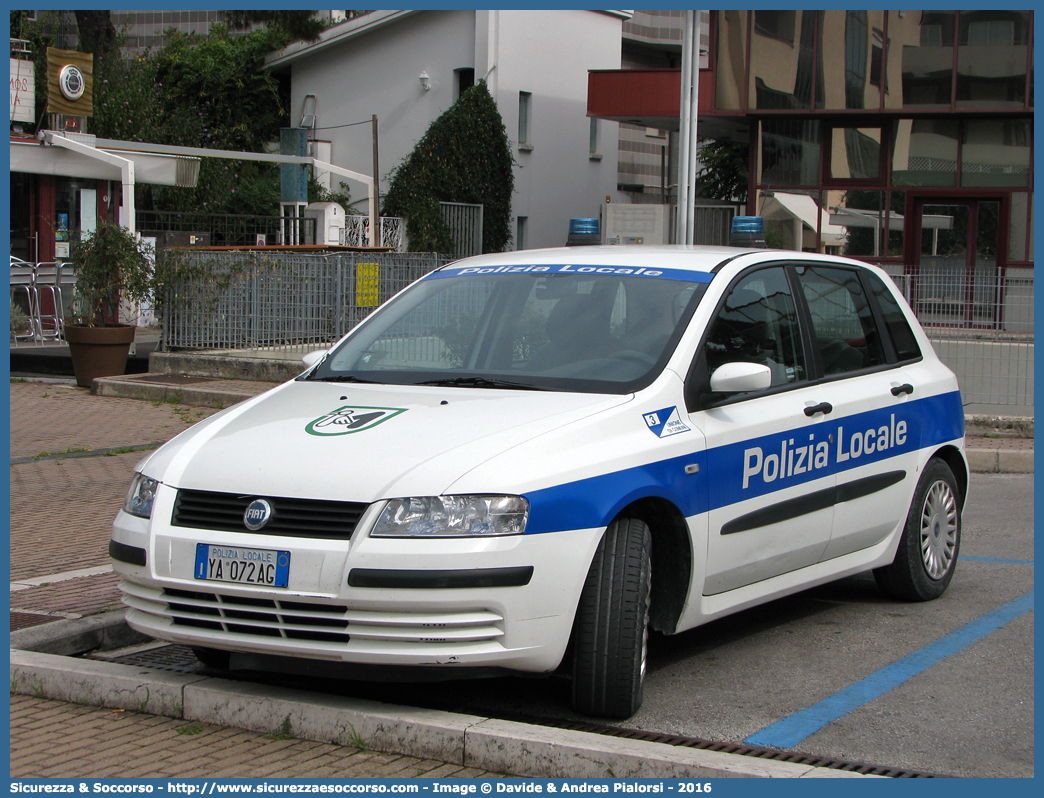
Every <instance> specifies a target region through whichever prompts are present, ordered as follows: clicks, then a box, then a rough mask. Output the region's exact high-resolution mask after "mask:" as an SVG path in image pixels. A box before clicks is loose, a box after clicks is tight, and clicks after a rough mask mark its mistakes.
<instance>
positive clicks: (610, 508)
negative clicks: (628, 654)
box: [524, 391, 964, 534]
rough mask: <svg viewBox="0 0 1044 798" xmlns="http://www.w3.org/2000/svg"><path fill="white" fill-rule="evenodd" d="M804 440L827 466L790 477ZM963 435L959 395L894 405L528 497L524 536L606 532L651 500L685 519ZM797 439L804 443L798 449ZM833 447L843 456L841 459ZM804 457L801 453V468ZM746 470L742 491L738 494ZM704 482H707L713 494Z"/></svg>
mask: <svg viewBox="0 0 1044 798" xmlns="http://www.w3.org/2000/svg"><path fill="white" fill-rule="evenodd" d="M893 417H894V418H893ZM901 422H905V433H904V434H903V435H902V436H901V437H902V441H901V442H899V440H898V438H899V437H900V435H899V434H898V427H899V425H900V423H901ZM882 429H887V430H888V432H887V437H888V445H887V446H882V448H881V449H880V450H879V449H878V445H877V444H878V442H879V441H880V440H881V437H882V435H881V434H879V433H880V431H881V430H882ZM868 430H870V431H872V432H873V435H872V436H867V435H866V432H867V431H868ZM839 431H840V432H839ZM857 434H858V435H862V436H863V439H864V444H863V446H865V440H866V438H869V439H870V440H872V441H873V443H874V446H873V451H872V452H870V453H864V452H863V451H862V447H860V448H859V454H858V455H856V454H855V452H856V450H857V448H856V446H855V441H854V438H855V436H856V435H857ZM809 435H811V436H812V442H813V444H814V446H818V444H819V443H824V444H826V446H827V447H828V459H827V461H826V462H825V463H824V464H823V465H822V467H819V468H816V467H814V468H813V469H812V470H807V469H806V470H805V471H804V472H801V473H794V471H795V470H796V469H795V468H794V467H793V466H791V467H789V468H787V466H789V465H790V462H788V461H791V458H790V457H789V455H790V454H791V453H792V452H793V453H796V450H797V449H798V448H799V447H800V446H801V445H802V444H803V445H804V447H807V446H808V442H809V441H808V437H807V436H809ZM963 435H964V408H963V406H962V405H961V397H960V393H958V392H957V391H954V392H952V393H946V394H940V395H938V396H931V397H927V398H925V399H917V400H915V401H910V402H903V403H898V404H896V406H895V407H894V408H887V409H884V410H872V411H868V412H866V413H857V414H855V415H851V416H845V417H843V418H838V419H832V420H829V421H824V422H822V423H820V424H817V425H811V426H803V427H798V428H795V429H794V430H792V431H788V432H785V433H777V434H774V435H766V436H763V437H760V438H753V439H750V440H746V441H740V442H738V443H733V444H729V445H727V446H719V447H716V448H714V449H709V450H706V451H702V452H694V453H692V454H687V455H683V456H680V457H673V458H670V459H668V460H659V461H656V462H652V463H647V464H645V465H640V466H634V467H632V468H625V469H623V470H620V471H613V472H611V473H608V474H601V475H599V476H595V477H588V478H586V479H579V480H576V481H574V482H567V483H564V484H562V485H555V486H553V487H550V488H543V489H541V490H535V491H532V492H530V493H526V494H524V495H525V498H526V499H527V500H528V501H529V520H528V522H527V524H526V534H541V533H544V532H562V531H565V530H569V529H592V528H597V527H602V526H606V525H607V524H608V523H609V522H610V521H612V519H613V518H614V517H615V516H616V515H617V513H619V512H620V510H622V509H623V508H624V507H626V506H627V505H628V504H630V503H631V502H634V501H637V500H638V499H643V498H647V497H651V496H657V497H661V498H664V499H666V500H667V501H670V502H672V503H673V504H675V505H676V506H677V507H678V509H679V510H681V512H682V513H683V514H684V515H685V516H686V517H691V516H693V515H697V514H699V513H702V512H707V511H708V510H713V509H718V508H720V507H725V506H727V505H730V504H736V503H737V502H741V501H746V500H747V499H751V498H757V497H759V496H764V495H767V494H770V493H774V492H776V491H779V490H783V489H784V488H789V487H791V486H793V485H800V484H803V483H805V482H810V481H812V480H816V479H821V478H822V477H827V476H830V475H832V474H838V473H843V472H845V471H848V470H850V469H853V468H857V467H859V466H863V465H867V464H869V463H875V462H879V461H881V460H886V459H889V458H891V457H895V456H896V455H900V454H904V453H907V452H910V451H914V450H917V449H925V448H929V447H932V446H938V445H939V444H942V443H945V442H947V441H952V440H956V439H959V438H961V437H962V436H963ZM799 436H805V437H804V439H803V440H802V441H799V440H798V437H799ZM831 438H832V439H831ZM791 440H793V441H794V442H793V444H791V443H790V441H791ZM784 442H786V444H787V447H786V449H784ZM839 447H843V448H841V449H840V451H839ZM755 449H760V450H761V452H762V454H761V457H762V462H764V460H765V458H767V457H770V456H774V457H776V458H777V465H776V468H777V471H776V476H775V477H774V478H773V479H771V480H767V479H765V477H766V476H768V475H767V474H765V473H764V471H763V472H762V473H761V478H760V479H758V478H756V475H755V474H753V473H750V472H751V470H752V469H753V465H754V462H753V461H754V455H753V454H752V451H753V450H755ZM813 454H815V452H813ZM781 456H782V460H783V463H784V468H786V471H785V472H783V473H784V474H785V476H782V477H781V476H780V472H779V471H778V469H779V467H780V465H779V460H780V458H781ZM807 457H808V454H807V452H806V454H805V458H806V462H807ZM793 460H797V457H795V458H793ZM791 462H792V461H791ZM693 464H696V465H699V471H698V472H697V474H698V475H689V474H686V473H685V467H686V466H688V465H693ZM745 468H746V469H747V479H746V482H747V485H746V487H744V486H743V482H744V474H745V471H744V469H745ZM706 480H713V482H712V484H711V489H708V485H707V482H706Z"/></svg>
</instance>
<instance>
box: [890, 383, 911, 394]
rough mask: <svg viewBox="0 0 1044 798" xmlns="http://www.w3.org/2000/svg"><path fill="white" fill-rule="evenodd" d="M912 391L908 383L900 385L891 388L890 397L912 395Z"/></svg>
mask: <svg viewBox="0 0 1044 798" xmlns="http://www.w3.org/2000/svg"><path fill="white" fill-rule="evenodd" d="M913 391H914V389H913V386H912V385H911V384H910V383H908V382H907V383H903V384H902V385H893V386H892V396H899V395H900V394H904V393H907V394H912V393H913Z"/></svg>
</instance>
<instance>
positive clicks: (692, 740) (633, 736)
mask: <svg viewBox="0 0 1044 798" xmlns="http://www.w3.org/2000/svg"><path fill="white" fill-rule="evenodd" d="M504 719H505V720H517V721H519V722H522V723H534V724H539V725H541V726H552V727H554V728H556V729H568V730H571V731H582V732H589V733H591V734H601V735H604V736H606V737H620V738H624V739H628V740H642V741H644V742H651V743H664V744H666V745H673V746H677V747H680V748H697V749H699V750H701V751H718V752H720V753H723V754H738V755H739V756H752V757H756V758H758V759H771V760H773V761H775V762H791V763H793V764H796V765H809V766H811V767H818V768H829V769H831V770H845V771H849V772H851V773H860V774H863V775H867V776H885V777H887V778H892V779H937V778H945V777H944V776H940V775H939V774H936V773H922V772H920V771H916V770H903V769H900V768H890V767H884V766H881V765H868V764H866V763H864V762H852V761H848V760H844V759H828V758H826V757H820V756H815V755H814V754H803V753H801V752H798V751H781V750H779V749H778V748H760V747H758V746H753V745H744V744H743V743H723V742H715V741H713V740H704V739H701V738H699V737H681V736H678V735H674V734H661V733H659V732H647V731H641V730H638V729H620V728H617V727H615V726H600V725H597V724H591V723H580V722H575V721H563V720H556V719H553V718H551V719H548V718H542V719H539V720H537V719H534V718H529V719H524V718H521V717H514V718H504Z"/></svg>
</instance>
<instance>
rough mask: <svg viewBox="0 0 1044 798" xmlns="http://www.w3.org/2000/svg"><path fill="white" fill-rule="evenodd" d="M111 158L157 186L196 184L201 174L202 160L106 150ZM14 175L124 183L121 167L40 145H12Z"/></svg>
mask: <svg viewBox="0 0 1044 798" xmlns="http://www.w3.org/2000/svg"><path fill="white" fill-rule="evenodd" d="M99 150H100V151H101V152H105V153H108V154H110V155H119V157H121V158H126V159H128V160H130V161H133V163H134V177H135V181H136V182H138V183H150V184H152V185H157V186H185V185H189V186H191V185H194V184H195V176H196V175H198V174H199V162H200V159H199V158H192V157H185V156H176V155H157V154H154V153H145V152H124V151H122V150H121V151H119V152H116V151H113V150H104V149H101V148H99ZM10 170H11V171H12V172H24V173H26V174H35V175H56V176H60V177H81V178H93V179H96V180H121V178H122V172H121V171H120V168H119V167H118V166H115V165H113V164H110V163H106V162H104V161H102V160H99V159H97V158H91V157H88V156H86V155H83V154H81V153H78V152H73V151H72V150H67V149H62V148H59V147H47V146H43V145H41V144H40V143H39V142H36V141H33V142H24V141H12V142H11V166H10Z"/></svg>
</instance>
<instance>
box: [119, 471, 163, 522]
mask: <svg viewBox="0 0 1044 798" xmlns="http://www.w3.org/2000/svg"><path fill="white" fill-rule="evenodd" d="M158 487H159V483H158V482H157V481H156V480H154V479H149V478H148V477H147V476H145V475H143V474H135V475H134V479H133V480H131V485H130V490H128V491H127V501H126V502H124V503H123V509H124V511H125V512H128V513H130V514H131V515H137V516H139V517H141V518H151V517H152V502H153V501H154V500H155V498H156V488H158Z"/></svg>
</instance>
